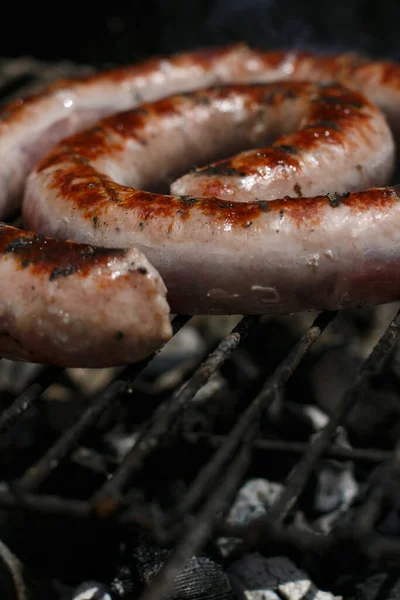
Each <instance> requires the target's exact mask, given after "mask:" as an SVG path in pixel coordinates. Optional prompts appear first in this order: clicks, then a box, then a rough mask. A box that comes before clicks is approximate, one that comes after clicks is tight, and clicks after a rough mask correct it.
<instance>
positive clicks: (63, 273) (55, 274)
mask: <svg viewBox="0 0 400 600" xmlns="http://www.w3.org/2000/svg"><path fill="white" fill-rule="evenodd" d="M75 271H76V266H74V265H68V266H67V267H62V268H60V267H55V268H54V269H53V270H52V272H51V273H50V277H49V280H50V281H54V279H58V278H59V277H67V276H68V275H72V273H75Z"/></svg>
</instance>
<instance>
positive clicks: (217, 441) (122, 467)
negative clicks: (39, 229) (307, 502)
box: [0, 58, 400, 600]
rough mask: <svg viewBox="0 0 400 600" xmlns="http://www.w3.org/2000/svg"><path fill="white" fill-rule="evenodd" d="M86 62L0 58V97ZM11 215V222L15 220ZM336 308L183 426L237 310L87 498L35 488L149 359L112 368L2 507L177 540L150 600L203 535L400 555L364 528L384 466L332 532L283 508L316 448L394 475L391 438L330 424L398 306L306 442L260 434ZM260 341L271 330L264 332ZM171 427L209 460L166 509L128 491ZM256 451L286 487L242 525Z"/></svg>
mask: <svg viewBox="0 0 400 600" xmlns="http://www.w3.org/2000/svg"><path fill="white" fill-rule="evenodd" d="M78 70H79V71H81V72H82V71H83V72H87V71H90V69H89V68H86V67H79V68H78V67H77V66H75V65H71V64H67V63H66V64H57V65H52V64H44V63H42V62H38V61H35V60H33V59H31V58H21V59H18V60H11V61H10V60H8V59H7V60H5V59H4V60H1V61H0V98H1V100H5V99H9V98H10V97H12V96H14V95H16V94H25V93H27V92H29V91H30V90H32V89H34V88H36V87H40V86H41V85H43V84H45V83H47V82H49V81H51V80H52V79H55V78H56V77H60V76H64V75H70V74H73V73H76V72H77V71H78ZM17 222H18V221H17ZM336 316H337V315H336V314H333V313H332V314H331V313H323V314H320V315H318V316H317V317H316V319H315V320H314V322H313V324H312V325H311V326H310V327H309V328H308V329H307V330H306V331H305V332H304V334H303V335H302V336H301V338H300V339H299V341H298V342H297V343H296V344H295V345H294V346H293V347H292V349H291V351H290V352H289V354H288V355H287V356H286V358H285V359H284V360H283V362H281V364H280V365H279V366H278V367H277V368H276V370H275V371H274V372H273V373H272V374H270V375H269V376H268V377H267V379H266V381H265V383H264V385H263V387H262V389H261V390H260V391H259V392H258V393H257V394H256V395H255V397H254V398H253V400H251V401H250V402H248V403H247V405H246V406H245V408H244V409H243V411H242V412H241V413H240V415H239V417H238V419H237V421H236V423H235V424H234V426H233V427H232V428H231V430H230V431H228V432H226V434H225V435H211V436H210V435H208V436H205V435H203V434H202V433H201V432H200V433H195V432H193V431H192V432H185V429H184V427H183V425H182V415H183V414H184V412H185V408H186V407H188V406H190V403H191V401H192V400H193V398H194V396H195V394H196V393H197V392H198V391H199V390H200V389H201V388H202V387H203V386H204V385H205V384H206V383H207V381H208V380H209V379H210V377H211V376H212V374H213V373H215V372H216V371H217V370H218V369H219V368H221V366H223V364H224V363H225V362H226V361H227V360H228V359H229V358H230V357H231V356H232V355H233V353H235V351H236V350H237V349H238V348H239V347H240V345H241V344H242V343H243V341H244V339H245V338H246V336H248V335H249V333H251V332H253V331H254V330H255V329H257V327H259V324H260V319H259V318H258V317H244V318H243V319H242V320H240V322H239V323H238V324H237V325H236V326H235V327H234V329H233V330H232V332H231V333H230V334H229V335H228V336H227V337H226V338H225V339H223V341H222V342H220V343H219V345H218V346H217V347H216V348H215V349H214V350H212V351H211V353H210V354H208V356H206V357H205V358H204V359H203V361H202V362H201V364H200V366H198V367H197V368H196V369H194V370H193V371H192V372H191V373H189V375H188V376H187V377H186V378H185V380H184V381H182V382H180V384H179V385H178V386H177V388H176V389H175V390H174V391H173V393H172V394H169V395H168V396H167V397H166V398H165V399H164V400H163V401H162V402H161V403H160V404H159V405H158V407H156V408H155V410H154V411H153V412H152V414H151V416H150V418H148V419H147V420H146V421H145V422H144V424H143V425H142V427H141V429H140V432H139V435H138V437H137V439H136V443H135V444H134V446H133V447H132V448H131V450H130V451H129V452H128V453H127V454H126V455H125V457H124V459H123V460H122V462H121V463H120V464H119V465H117V466H116V468H115V471H114V472H113V474H112V476H111V477H110V478H108V479H107V481H106V482H105V483H104V484H103V485H102V486H101V487H100V488H99V489H98V490H97V492H96V493H95V494H94V495H93V496H92V497H91V498H90V499H88V500H81V499H74V498H70V497H61V496H54V495H51V494H48V493H45V492H43V491H42V490H41V487H42V485H43V484H44V483H45V482H46V480H47V479H48V478H49V477H50V476H51V475H52V474H53V472H55V471H57V470H60V469H62V465H63V461H65V459H66V457H68V456H69V455H70V454H71V452H73V451H74V449H75V448H76V446H77V444H78V443H79V440H80V439H81V438H82V436H83V435H84V434H85V433H86V432H87V431H88V430H89V428H90V427H92V426H93V425H94V424H95V423H96V422H97V421H98V420H99V419H100V418H101V417H102V415H103V414H104V412H105V411H106V410H107V411H110V410H112V407H113V406H117V405H118V402H119V401H120V399H121V395H122V394H124V393H126V392H127V391H129V390H130V389H131V387H132V384H133V382H134V381H135V379H136V378H137V377H138V376H139V375H140V373H142V372H143V370H144V368H145V367H146V366H147V365H148V363H149V362H150V360H151V359H152V358H153V357H150V358H149V359H147V360H145V361H142V362H140V363H138V364H135V365H133V366H129V367H127V368H125V369H123V370H122V369H121V370H119V372H118V373H117V374H116V376H115V377H114V378H113V379H112V380H111V381H110V382H109V383H108V384H107V385H106V386H105V387H104V389H103V390H102V391H101V392H100V393H98V394H96V395H95V397H94V398H93V399H92V401H91V402H90V403H88V405H87V406H86V407H84V408H83V409H82V411H81V412H80V414H79V415H78V416H77V418H76V420H75V422H74V423H73V424H72V425H71V426H70V427H67V428H66V429H65V431H64V432H63V433H62V435H61V436H60V437H59V438H58V439H56V440H55V441H54V443H53V444H52V445H51V446H50V447H49V448H48V449H47V450H46V451H45V452H44V453H43V455H42V456H41V457H39V458H38V459H37V460H35V461H33V462H32V464H31V465H30V466H29V467H28V468H27V469H26V470H25V472H24V473H23V474H22V475H21V476H20V477H19V478H18V479H17V480H16V481H8V482H3V483H1V484H0V507H1V508H2V509H3V510H6V511H8V510H11V509H12V511H13V512H15V511H22V512H23V513H31V514H35V513H42V515H62V516H64V517H68V518H71V519H77V520H79V519H81V520H82V519H93V520H98V521H100V522H103V523H104V522H105V521H107V522H109V523H110V524H111V525H112V526H115V527H119V526H121V525H124V526H125V525H132V524H133V525H138V526H140V527H143V528H145V529H147V530H149V531H151V532H152V534H153V535H154V536H155V538H156V539H157V540H158V541H159V542H160V543H168V544H173V551H172V553H171V555H170V557H169V559H168V561H167V562H166V564H165V565H164V567H163V569H162V570H161V572H160V573H159V575H158V576H157V578H156V579H155V581H154V582H153V584H152V585H151V586H150V587H149V588H148V589H147V590H146V591H145V592H144V593H143V595H142V600H156V598H160V597H161V592H163V593H165V591H166V589H167V588H168V587H169V586H171V584H172V582H173V580H174V578H175V576H176V574H177V573H178V572H179V570H180V568H181V567H182V565H183V562H184V561H185V560H186V559H187V558H188V557H190V556H192V555H194V554H195V553H196V552H197V551H198V550H199V549H200V548H201V547H202V546H203V545H204V544H205V542H206V541H207V539H208V537H209V536H210V535H211V534H218V535H220V536H222V535H223V536H227V537H235V538H239V539H241V543H240V545H239V546H238V547H236V548H235V550H234V551H233V553H232V554H231V555H230V556H229V557H228V561H232V560H234V558H235V556H239V555H240V553H242V552H243V551H244V550H249V549H253V550H254V549H264V550H265V549H268V548H271V547H273V546H274V545H282V544H283V545H287V546H294V547H296V548H298V549H300V550H303V551H307V552H317V553H319V554H320V555H321V554H322V555H324V554H326V555H329V554H331V553H333V552H334V551H335V549H337V548H343V547H344V546H345V545H346V544H351V545H352V547H354V546H355V545H357V552H358V553H360V554H363V555H364V556H365V557H368V558H371V559H374V560H378V561H379V560H380V561H384V562H390V563H391V564H394V565H396V566H399V565H400V540H398V539H393V538H389V537H385V536H384V535H383V534H382V535H380V534H378V533H376V532H373V533H372V529H373V525H374V522H375V520H376V518H377V515H378V514H379V511H380V509H381V505H382V502H383V501H384V499H385V486H384V485H383V483H384V476H381V477H376V471H373V476H372V477H371V485H370V487H369V491H368V493H367V494H366V496H365V500H364V502H363V503H362V504H361V505H360V506H359V508H358V510H357V515H356V518H355V519H354V520H353V522H352V525H351V526H349V527H347V528H346V530H345V531H336V530H334V531H333V532H332V533H330V534H328V535H324V536H321V535H317V534H314V533H311V532H305V531H304V530H300V529H298V528H297V527H296V526H294V525H287V524H286V517H287V515H288V514H289V512H290V511H291V510H292V509H293V507H294V505H295V504H296V502H297V501H298V499H299V497H300V495H301V493H302V491H303V490H304V488H305V486H306V484H307V482H308V481H309V478H310V477H311V475H312V473H313V471H314V469H315V466H316V464H317V462H318V461H319V460H320V458H321V457H322V456H324V457H329V458H335V459H336V460H352V461H355V462H357V461H360V462H362V461H366V462H369V463H371V464H376V465H378V469H380V470H381V471H382V472H383V473H387V474H388V476H393V472H394V471H395V470H396V469H397V472H398V469H399V457H400V454H399V448H397V447H396V448H395V449H394V450H393V451H390V450H378V449H377V450H373V449H369V448H358V449H357V448H356V449H350V448H349V449H346V448H338V447H335V446H334V445H332V444H331V440H332V435H333V434H334V432H335V430H336V428H337V427H338V426H339V425H341V424H343V423H344V422H345V420H346V418H347V416H348V414H349V413H350V410H351V409H352V408H353V407H354V405H355V404H356V403H357V402H360V401H362V398H363V394H364V393H365V391H366V389H367V387H368V385H369V382H370V380H371V377H373V376H374V375H376V374H377V373H379V371H380V369H381V368H382V365H383V363H384V361H385V359H386V358H387V357H388V355H389V353H390V351H391V350H392V349H393V348H394V346H395V344H396V341H397V338H398V335H399V333H400V311H399V313H397V314H396V316H395V317H394V319H393V320H392V321H391V322H390V324H389V326H388V327H387V329H386V331H384V333H383V335H382V337H381V338H380V340H379V342H378V343H377V345H376V346H375V348H374V350H373V351H372V353H371V354H370V356H369V357H368V358H367V359H366V361H365V362H364V364H363V365H362V368H361V369H360V371H359V374H358V376H357V378H356V379H355V381H354V383H353V385H352V386H351V388H350V389H349V390H348V391H347V392H346V393H345V394H344V396H343V397H342V400H341V401H340V402H339V403H338V404H337V406H336V408H335V410H334V412H333V413H332V414H331V416H330V419H329V422H328V424H327V425H326V427H325V428H324V429H323V431H322V433H321V434H320V435H319V436H317V437H316V438H315V440H314V442H313V443H311V444H306V443H303V442H290V441H289V442H288V441H281V440H265V439H261V438H260V437H259V423H260V418H261V415H262V414H264V413H265V411H266V409H267V408H268V406H270V405H271V404H272V402H273V401H274V398H275V396H276V394H277V393H278V392H279V390H280V389H281V388H282V386H284V385H285V384H286V382H287V381H288V380H289V379H290V377H291V376H292V375H293V373H294V372H295V371H296V369H297V367H298V366H299V365H300V363H301V362H302V361H303V360H304V359H305V358H306V357H307V353H308V351H309V350H310V349H311V347H312V345H313V344H314V343H315V342H316V341H317V340H319V338H320V336H321V335H322V334H323V332H324V330H325V329H326V328H327V327H328V326H329V325H330V324H331V323H332V321H333V320H334V319H335V318H336ZM190 319H191V317H190V316H177V317H176V318H175V319H174V321H173V326H174V332H175V333H177V332H178V331H179V330H180V329H181V328H183V327H184V326H185V325H186V324H187V323H188V322H189V321H190ZM266 341H268V340H266ZM63 377H64V378H65V377H67V378H68V374H66V372H65V370H63V369H61V368H56V367H53V366H50V367H44V368H43V369H41V370H40V371H39V373H38V375H37V376H36V377H35V378H34V379H33V381H31V382H30V383H29V384H28V385H27V387H26V389H24V391H23V392H22V393H20V394H19V395H17V396H16V397H15V398H13V400H12V402H9V403H8V406H7V408H6V409H5V410H4V411H3V412H2V413H1V414H0V436H4V435H5V434H7V432H9V431H11V430H12V428H13V427H15V425H16V424H17V423H18V422H19V419H20V418H21V417H22V416H23V415H24V414H26V413H27V411H28V409H30V408H31V407H32V406H34V405H35V403H36V402H37V401H38V400H39V399H40V397H41V395H42V394H43V393H44V392H45V391H46V390H47V389H49V387H50V386H51V385H53V384H54V383H55V382H57V381H59V380H60V379H62V378H63ZM179 437H181V438H183V439H185V441H186V443H189V444H199V443H202V444H205V445H206V446H208V448H209V451H210V454H211V458H210V460H209V462H207V463H206V464H205V465H203V466H202V468H201V469H200V470H199V472H198V473H197V474H196V476H195V477H194V479H193V481H192V483H191V485H190V486H189V488H188V490H187V492H186V493H185V494H184V495H183V496H182V497H181V499H180V501H179V502H178V503H177V505H175V506H174V508H173V510H164V509H162V508H161V507H160V506H155V505H154V504H152V503H146V502H145V501H143V499H141V498H140V496H138V495H137V494H136V493H135V491H136V490H135V488H134V485H133V484H134V482H135V480H136V479H137V478H138V477H140V474H141V472H142V470H143V468H144V465H145V462H146V461H147V460H148V459H149V457H151V455H152V453H153V452H154V451H155V450H156V449H157V448H158V447H159V445H160V444H161V443H162V442H166V441H167V442H168V444H173V443H174V440H177V439H178V438H179ZM255 451H257V452H261V453H262V454H263V456H264V457H265V459H266V460H267V459H268V456H269V454H270V453H271V452H274V453H280V454H282V455H285V454H286V455H290V456H292V457H293V456H297V457H298V461H297V462H296V464H295V466H294V468H293V469H292V470H291V472H290V474H289V476H288V477H287V480H286V483H285V489H284V491H283V493H282V494H281V495H280V497H279V499H278V500H277V501H276V503H275V505H274V506H273V507H272V509H271V510H270V512H269V513H268V516H266V517H263V518H261V519H258V520H257V522H256V524H255V525H254V524H253V525H252V524H250V525H247V526H239V525H232V524H229V523H228V522H227V521H225V520H224V518H223V517H224V515H225V514H226V512H227V509H228V508H229V504H230V502H231V501H232V500H233V498H234V496H235V494H236V492H237V490H238V488H239V486H240V484H241V483H242V481H243V478H244V476H245V474H246V472H247V470H248V468H249V466H250V464H251V461H252V456H253V453H254V452H255Z"/></svg>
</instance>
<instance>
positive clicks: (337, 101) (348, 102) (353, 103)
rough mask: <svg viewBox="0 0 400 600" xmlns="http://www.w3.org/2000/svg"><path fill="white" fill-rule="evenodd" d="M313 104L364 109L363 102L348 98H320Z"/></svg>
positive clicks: (314, 100)
mask: <svg viewBox="0 0 400 600" xmlns="http://www.w3.org/2000/svg"><path fill="white" fill-rule="evenodd" d="M312 102H324V103H325V104H332V105H341V106H349V107H351V108H358V109H359V108H363V107H364V106H365V104H364V102H361V100H355V99H351V98H347V97H346V96H319V97H318V98H315V99H313V100H312Z"/></svg>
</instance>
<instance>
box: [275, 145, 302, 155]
mask: <svg viewBox="0 0 400 600" xmlns="http://www.w3.org/2000/svg"><path fill="white" fill-rule="evenodd" d="M274 148H276V149H277V150H281V151H282V152H287V153H288V154H293V155H296V154H298V150H297V148H296V146H289V145H287V144H279V146H274Z"/></svg>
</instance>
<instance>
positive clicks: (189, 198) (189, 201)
mask: <svg viewBox="0 0 400 600" xmlns="http://www.w3.org/2000/svg"><path fill="white" fill-rule="evenodd" d="M180 198H181V200H182V202H184V203H185V204H187V205H188V206H191V205H192V204H195V203H196V202H197V198H195V197H194V196H181V197H180Z"/></svg>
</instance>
